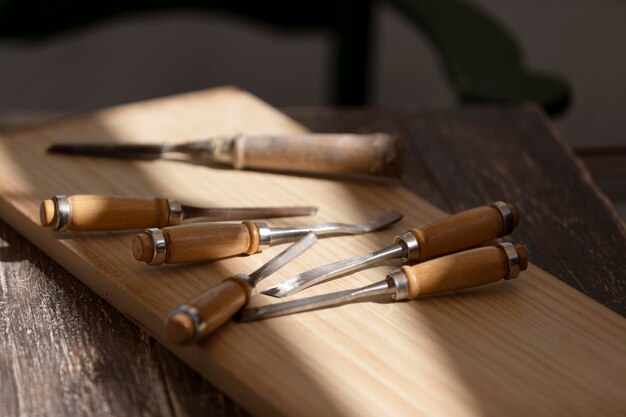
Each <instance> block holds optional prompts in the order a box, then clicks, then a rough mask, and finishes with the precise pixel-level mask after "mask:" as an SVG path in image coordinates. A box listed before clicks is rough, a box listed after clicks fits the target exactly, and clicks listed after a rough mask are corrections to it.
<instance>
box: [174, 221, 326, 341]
mask: <svg viewBox="0 0 626 417" xmlns="http://www.w3.org/2000/svg"><path fill="white" fill-rule="evenodd" d="M316 241H317V237H316V236H315V235H314V234H313V233H309V234H307V235H306V236H304V237H303V238H302V239H300V240H299V241H297V242H296V243H294V244H293V245H291V246H289V247H288V248H287V249H286V250H285V251H283V252H282V253H280V254H279V255H278V256H276V257H275V258H273V259H272V260H270V261H269V262H267V263H266V264H265V265H263V266H262V267H260V268H259V269H257V270H256V271H254V272H253V273H251V274H250V275H244V274H238V275H235V276H232V277H230V278H226V279H225V280H224V281H222V283H221V284H219V285H217V286H215V287H213V288H211V289H210V290H208V291H205V292H203V293H202V294H199V295H197V296H195V297H193V298H192V299H190V300H189V301H187V302H186V303H185V304H182V305H180V306H178V307H176V308H175V309H174V310H172V311H171V312H170V313H169V315H168V316H167V318H166V319H165V330H166V333H167V337H168V338H169V339H170V340H171V341H172V342H174V343H176V344H180V345H183V344H188V343H191V342H195V341H197V340H199V339H201V338H203V337H205V336H207V335H208V334H210V333H211V332H213V331H214V330H215V329H217V328H219V327H220V326H222V325H223V324H224V323H226V322H227V321H228V320H229V319H230V318H231V317H232V316H233V315H234V314H235V313H236V312H237V311H239V310H240V309H241V307H243V306H244V305H246V304H247V303H248V301H250V297H252V296H253V295H254V293H255V288H256V284H258V283H259V281H261V280H262V279H264V278H266V277H268V276H270V275H271V274H273V273H274V272H276V271H278V270H279V269H280V268H282V267H283V266H284V265H286V264H288V263H289V262H290V261H292V260H293V259H295V258H296V257H297V256H299V255H300V254H302V253H303V252H304V251H306V250H307V249H308V248H310V247H311V246H312V245H313V244H314V243H315V242H316Z"/></svg>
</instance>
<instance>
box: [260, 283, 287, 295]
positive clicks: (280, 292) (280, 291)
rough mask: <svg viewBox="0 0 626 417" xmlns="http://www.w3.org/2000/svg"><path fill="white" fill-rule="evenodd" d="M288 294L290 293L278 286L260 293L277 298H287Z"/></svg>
mask: <svg viewBox="0 0 626 417" xmlns="http://www.w3.org/2000/svg"><path fill="white" fill-rule="evenodd" d="M290 293H291V292H290V291H289V289H288V288H284V287H283V286H281V285H280V284H279V285H275V286H273V287H269V288H268V289H266V290H265V291H263V292H262V294H265V295H270V296H272V297H277V298H283V297H287V296H288V295H289V294H290Z"/></svg>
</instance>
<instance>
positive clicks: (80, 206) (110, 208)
mask: <svg viewBox="0 0 626 417" xmlns="http://www.w3.org/2000/svg"><path fill="white" fill-rule="evenodd" d="M315 213H317V207H235V208H205V207H194V206H188V205H184V204H180V203H179V202H178V201H176V200H175V199H172V198H159V197H157V198H146V199H141V198H126V197H106V196H101V195H72V196H69V197H67V196H64V195H56V196H54V197H52V198H51V199H49V200H44V201H43V202H42V203H41V207H40V210H39V216H40V221H41V225H42V226H50V227H52V228H54V230H58V231H63V230H75V231H97V230H124V229H145V228H147V227H165V226H174V225H177V224H180V223H181V221H183V220H187V219H190V218H196V219H198V220H202V221H211V222H215V221H227V220H246V219H269V218H275V217H293V216H311V215H314V214H315Z"/></svg>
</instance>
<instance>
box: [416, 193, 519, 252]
mask: <svg viewBox="0 0 626 417" xmlns="http://www.w3.org/2000/svg"><path fill="white" fill-rule="evenodd" d="M506 206H507V207H508V209H509V210H510V213H511V217H512V223H513V224H512V227H511V229H512V228H514V227H517V225H518V224H519V212H518V210H517V207H515V206H514V205H513V204H506ZM507 228H508V227H507V224H506V223H505V221H504V218H503V216H502V214H501V213H500V211H499V210H498V209H497V208H495V207H493V206H483V207H477V208H473V209H470V210H465V211H462V212H461V213H457V214H454V215H452V216H449V217H446V218H445V219H442V220H439V221H436V222H434V223H431V224H429V225H427V226H424V227H422V228H421V229H410V230H409V231H410V232H411V233H412V234H413V235H414V236H415V238H416V239H417V240H418V242H419V257H418V258H417V259H415V260H416V261H418V262H423V261H426V260H428V259H432V258H435V257H437V256H441V255H446V254H448V253H453V252H458V251H460V250H464V249H469V248H472V247H475V246H478V245H481V244H483V243H485V242H488V241H490V240H492V239H495V238H497V237H499V236H503V235H504V234H508V233H510V232H511V230H507ZM507 232H508V233H507Z"/></svg>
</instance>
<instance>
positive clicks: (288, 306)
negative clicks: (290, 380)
mask: <svg viewBox="0 0 626 417" xmlns="http://www.w3.org/2000/svg"><path fill="white" fill-rule="evenodd" d="M527 266H528V256H527V254H526V250H525V248H524V247H523V246H521V245H513V244H511V243H501V244H498V245H497V246H487V247H482V248H475V249H469V250H466V251H463V252H457V253H454V254H452V255H448V256H443V257H441V258H436V259H433V260H430V261H427V262H424V263H421V264H417V265H414V266H403V267H402V268H401V269H398V270H395V271H393V272H391V273H390V274H388V275H387V278H386V279H385V280H383V281H380V282H377V283H375V284H371V285H368V286H365V287H362V288H357V289H354V290H346V291H338V292H335V293H331V294H324V295H318V296H314V297H307V298H301V299H299V300H293V301H286V302H282V303H276V304H269V305H265V306H261V307H252V308H246V309H244V310H242V311H241V313H240V315H239V316H237V317H236V319H237V321H241V322H246V321H255V320H262V319H267V318H270V317H277V316H283V315H286V314H293V313H299V312H304V311H311V310H318V309H322V308H328V307H335V306H340V305H343V304H347V303H352V302H355V301H358V300H363V299H367V298H370V299H371V298H374V297H380V296H388V297H391V299H392V300H395V301H399V300H413V299H415V298H417V297H418V296H424V295H430V294H436V293H443V292H448V291H456V290H461V289H465V288H471V287H477V286H480V285H485V284H489V283H492V282H496V281H499V280H501V279H506V280H509V279H512V278H516V277H517V276H518V275H519V273H520V271H523V270H526V268H527Z"/></svg>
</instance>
